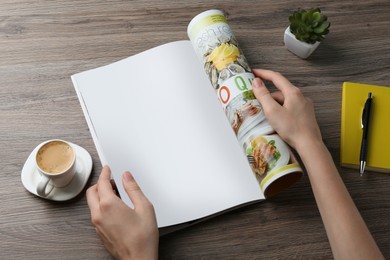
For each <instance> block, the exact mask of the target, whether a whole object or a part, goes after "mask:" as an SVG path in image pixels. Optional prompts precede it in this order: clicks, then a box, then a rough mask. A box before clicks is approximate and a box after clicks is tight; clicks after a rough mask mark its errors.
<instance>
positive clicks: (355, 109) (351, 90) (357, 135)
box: [340, 82, 390, 173]
mask: <svg viewBox="0 0 390 260" xmlns="http://www.w3.org/2000/svg"><path fill="white" fill-rule="evenodd" d="M369 92H371V93H372V95H373V99H372V110H371V118H370V128H369V133H368V154H367V166H366V170H372V171H379V172H389V173H390V87H382V86H374V85H367V84H358V83H351V82H344V84H343V94H342V109H341V144H340V160H341V166H344V167H349V168H356V169H357V168H358V167H359V156H360V145H361V142H362V134H363V131H362V128H361V118H362V112H363V108H364V103H365V102H366V99H367V97H368V93H369Z"/></svg>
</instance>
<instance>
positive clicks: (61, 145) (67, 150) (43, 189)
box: [35, 140, 76, 197]
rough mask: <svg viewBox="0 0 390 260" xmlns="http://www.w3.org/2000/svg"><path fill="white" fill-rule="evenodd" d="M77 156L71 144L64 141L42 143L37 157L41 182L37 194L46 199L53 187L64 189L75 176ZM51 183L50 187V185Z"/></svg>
mask: <svg viewBox="0 0 390 260" xmlns="http://www.w3.org/2000/svg"><path fill="white" fill-rule="evenodd" d="M75 160H76V155H75V152H74V150H73V147H72V145H71V144H70V143H68V142H66V141H63V140H49V141H46V142H44V143H42V144H41V145H40V147H39V149H38V151H37V154H36V156H35V162H36V165H37V168H38V171H39V173H40V174H41V180H40V182H39V183H38V186H37V193H38V194H39V195H40V196H43V197H46V196H47V195H49V193H50V192H51V190H52V189H53V187H58V188H61V187H64V186H66V185H68V184H69V183H70V181H71V180H72V179H73V177H74V175H75V172H76V171H75ZM49 182H50V185H49Z"/></svg>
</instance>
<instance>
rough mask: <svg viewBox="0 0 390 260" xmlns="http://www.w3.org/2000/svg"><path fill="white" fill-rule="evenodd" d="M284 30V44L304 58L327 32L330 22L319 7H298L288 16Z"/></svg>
mask: <svg viewBox="0 0 390 260" xmlns="http://www.w3.org/2000/svg"><path fill="white" fill-rule="evenodd" d="M289 21H290V26H289V27H288V28H287V29H286V31H285V32H284V44H285V45H286V47H287V49H288V50H289V51H291V52H292V53H294V54H295V55H297V56H299V57H301V58H302V59H306V58H308V57H309V56H310V54H312V53H313V51H314V50H315V49H316V48H317V47H318V45H319V44H320V42H321V41H322V40H323V39H324V36H325V35H326V34H328V33H329V27H330V22H329V21H328V18H327V17H326V16H325V15H323V14H322V13H321V10H320V9H319V8H311V9H309V10H307V11H306V10H304V9H300V10H298V11H295V12H294V13H293V14H292V15H291V16H290V17H289Z"/></svg>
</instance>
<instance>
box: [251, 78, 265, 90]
mask: <svg viewBox="0 0 390 260" xmlns="http://www.w3.org/2000/svg"><path fill="white" fill-rule="evenodd" d="M252 86H253V87H254V88H260V87H261V86H263V81H261V79H259V78H255V79H254V80H253V83H252Z"/></svg>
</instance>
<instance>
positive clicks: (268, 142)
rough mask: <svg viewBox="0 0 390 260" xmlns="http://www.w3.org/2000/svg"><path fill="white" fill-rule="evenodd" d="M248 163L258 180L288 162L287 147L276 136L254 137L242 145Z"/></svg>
mask: <svg viewBox="0 0 390 260" xmlns="http://www.w3.org/2000/svg"><path fill="white" fill-rule="evenodd" d="M244 148H245V150H246V155H247V158H248V161H249V163H250V165H251V167H252V170H253V172H254V174H255V175H256V178H258V180H259V179H260V180H261V179H263V178H264V177H265V176H266V175H267V174H269V173H271V172H273V171H274V170H276V169H277V168H280V167H282V166H284V165H287V164H288V162H289V160H290V154H289V150H288V148H287V145H286V144H285V143H284V142H283V141H282V140H281V139H280V137H278V136H277V135H268V136H267V135H264V136H261V135H255V136H252V137H250V138H249V140H247V142H246V143H245V144H244Z"/></svg>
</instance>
